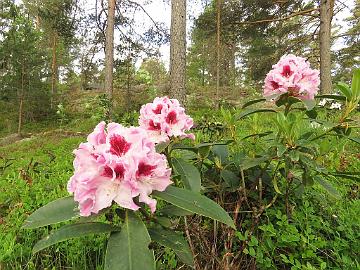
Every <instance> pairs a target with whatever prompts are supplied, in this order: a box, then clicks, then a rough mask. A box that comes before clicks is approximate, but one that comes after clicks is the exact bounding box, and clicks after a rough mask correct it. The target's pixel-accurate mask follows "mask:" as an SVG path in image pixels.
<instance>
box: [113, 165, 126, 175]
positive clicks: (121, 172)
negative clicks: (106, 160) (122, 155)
mask: <svg viewBox="0 0 360 270" xmlns="http://www.w3.org/2000/svg"><path fill="white" fill-rule="evenodd" d="M114 172H115V176H116V178H123V177H124V173H125V168H124V166H123V165H116V167H115V169H114Z"/></svg>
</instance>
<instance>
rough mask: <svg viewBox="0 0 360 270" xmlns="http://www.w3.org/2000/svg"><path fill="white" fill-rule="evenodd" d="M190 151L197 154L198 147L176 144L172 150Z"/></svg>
mask: <svg viewBox="0 0 360 270" xmlns="http://www.w3.org/2000/svg"><path fill="white" fill-rule="evenodd" d="M176 149H179V150H188V151H192V152H194V153H197V147H194V146H188V145H184V144H181V143H175V144H174V145H172V147H171V150H176Z"/></svg>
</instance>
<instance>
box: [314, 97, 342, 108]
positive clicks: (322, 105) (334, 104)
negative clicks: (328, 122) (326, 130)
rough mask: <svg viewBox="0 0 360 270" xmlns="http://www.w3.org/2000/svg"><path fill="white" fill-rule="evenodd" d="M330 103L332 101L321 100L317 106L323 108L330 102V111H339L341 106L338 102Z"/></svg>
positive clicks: (327, 99)
mask: <svg viewBox="0 0 360 270" xmlns="http://www.w3.org/2000/svg"><path fill="white" fill-rule="evenodd" d="M335 95H337V94H335ZM332 101H333V100H332V99H329V98H323V99H322V100H320V101H319V106H320V107H324V106H325V105H326V104H327V103H328V102H330V103H331V105H330V107H329V109H330V110H333V109H338V110H341V107H342V104H341V103H339V102H332Z"/></svg>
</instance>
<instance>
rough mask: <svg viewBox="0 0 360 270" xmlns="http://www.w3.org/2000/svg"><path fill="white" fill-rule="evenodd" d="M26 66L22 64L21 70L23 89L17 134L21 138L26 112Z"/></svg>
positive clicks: (20, 94) (20, 97)
mask: <svg viewBox="0 0 360 270" xmlns="http://www.w3.org/2000/svg"><path fill="white" fill-rule="evenodd" d="M24 88H25V65H24V63H23V64H22V68H21V89H20V93H19V118H18V119H19V120H18V130H17V133H18V135H19V136H21V129H22V123H23V110H24V92H25V89H24Z"/></svg>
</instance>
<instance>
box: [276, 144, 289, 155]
mask: <svg viewBox="0 0 360 270" xmlns="http://www.w3.org/2000/svg"><path fill="white" fill-rule="evenodd" d="M286 150H287V148H286V146H285V145H283V144H279V145H278V147H277V151H276V155H277V156H278V157H281V156H282V155H283V154H284V153H285V152H286Z"/></svg>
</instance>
